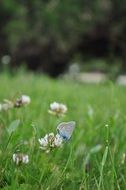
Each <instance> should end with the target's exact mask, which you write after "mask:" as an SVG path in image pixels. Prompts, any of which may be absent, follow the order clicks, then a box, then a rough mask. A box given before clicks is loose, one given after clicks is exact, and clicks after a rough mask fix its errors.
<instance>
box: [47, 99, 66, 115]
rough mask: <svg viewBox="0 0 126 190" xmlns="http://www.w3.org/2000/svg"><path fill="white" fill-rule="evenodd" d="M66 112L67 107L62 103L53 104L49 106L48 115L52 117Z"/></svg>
mask: <svg viewBox="0 0 126 190" xmlns="http://www.w3.org/2000/svg"><path fill="white" fill-rule="evenodd" d="M66 112H67V106H66V105H64V104H62V103H57V102H53V103H51V104H50V110H49V113H50V114H53V115H64V114H65V113H66Z"/></svg>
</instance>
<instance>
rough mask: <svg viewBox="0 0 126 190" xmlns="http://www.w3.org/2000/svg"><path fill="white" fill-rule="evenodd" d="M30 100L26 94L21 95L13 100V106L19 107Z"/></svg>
mask: <svg viewBox="0 0 126 190" xmlns="http://www.w3.org/2000/svg"><path fill="white" fill-rule="evenodd" d="M30 102H31V99H30V97H29V96H27V95H22V96H21V97H20V98H19V99H17V100H16V102H15V107H21V106H23V105H27V104H29V103H30Z"/></svg>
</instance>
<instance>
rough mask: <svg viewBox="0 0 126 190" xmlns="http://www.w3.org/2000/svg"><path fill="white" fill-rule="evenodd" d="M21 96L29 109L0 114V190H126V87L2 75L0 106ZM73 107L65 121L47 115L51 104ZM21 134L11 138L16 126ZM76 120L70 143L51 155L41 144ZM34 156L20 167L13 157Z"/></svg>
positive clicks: (108, 83)
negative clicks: (26, 99) (19, 154)
mask: <svg viewBox="0 0 126 190" xmlns="http://www.w3.org/2000/svg"><path fill="white" fill-rule="evenodd" d="M21 94H27V95H28V96H30V97H31V103H30V104H29V105H28V106H25V107H21V108H18V109H11V110H8V111H6V112H5V111H4V112H0V189H2V190H17V189H18V190H56V189H57V190H116V189H118V190H125V189H126V155H125V153H126V87H123V86H118V85H116V84H113V83H112V82H111V81H109V82H107V83H106V84H96V85H94V84H82V83H78V82H76V81H67V80H61V79H59V80H52V79H50V78H48V77H45V76H41V75H35V74H32V73H29V74H28V73H18V74H17V75H15V76H11V75H9V74H1V75H0V102H2V101H3V99H14V98H15V97H18V96H19V95H21ZM54 101H57V102H61V103H64V104H65V105H67V107H68V112H67V114H66V116H65V117H56V116H53V115H50V114H49V113H48V110H49V105H50V103H52V102H54ZM16 120H18V121H20V123H19V126H18V127H17V128H16V130H15V131H14V132H13V133H11V135H10V134H9V133H8V128H9V126H10V125H12V123H13V122H14V121H16ZM63 121H65V122H67V121H76V127H75V130H74V132H73V134H72V137H71V139H70V140H69V141H68V142H66V143H64V145H63V147H61V148H57V149H54V150H52V151H51V152H49V153H46V152H45V151H43V150H41V149H40V147H39V146H40V145H39V142H38V139H39V138H40V137H43V136H45V134H47V133H50V132H54V133H55V132H56V127H57V125H58V124H59V123H60V122H63ZM16 151H19V152H22V153H25V154H28V155H29V163H28V164H21V165H16V164H15V163H14V162H13V159H12V155H13V154H14V153H15V152H16Z"/></svg>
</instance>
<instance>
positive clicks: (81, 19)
mask: <svg viewBox="0 0 126 190" xmlns="http://www.w3.org/2000/svg"><path fill="white" fill-rule="evenodd" d="M125 34H126V1H125V0H122V1H119V0H95V1H89V0H1V2H0V57H2V56H3V55H5V54H9V55H11V58H12V59H11V64H12V66H19V65H20V64H22V63H23V64H25V63H26V64H27V67H28V68H30V69H32V70H38V71H44V72H47V73H49V74H50V75H52V76H57V75H58V74H59V73H61V72H63V71H64V70H65V69H66V68H67V66H68V64H69V63H70V62H71V61H72V60H77V61H82V62H84V61H85V60H87V59H90V58H92V57H102V58H104V59H107V60H108V64H114V60H115V58H119V59H120V60H121V67H122V69H123V70H124V69H125V68H126V35H125ZM119 63H120V62H119Z"/></svg>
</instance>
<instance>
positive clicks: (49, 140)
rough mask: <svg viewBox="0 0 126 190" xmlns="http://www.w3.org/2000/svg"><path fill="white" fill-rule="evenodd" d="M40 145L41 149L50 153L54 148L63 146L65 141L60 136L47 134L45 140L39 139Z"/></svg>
mask: <svg viewBox="0 0 126 190" xmlns="http://www.w3.org/2000/svg"><path fill="white" fill-rule="evenodd" d="M38 141H39V143H40V148H41V149H42V150H46V152H47V153H48V152H50V150H51V149H52V148H56V147H60V146H61V145H62V142H63V139H62V138H61V137H60V135H59V134H56V136H55V135H54V133H49V134H46V135H45V137H44V138H40V139H38Z"/></svg>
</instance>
